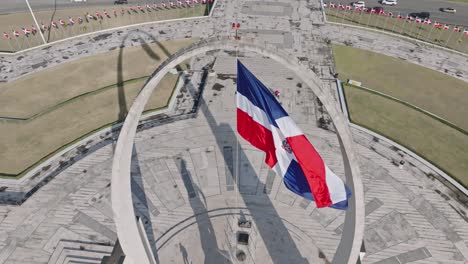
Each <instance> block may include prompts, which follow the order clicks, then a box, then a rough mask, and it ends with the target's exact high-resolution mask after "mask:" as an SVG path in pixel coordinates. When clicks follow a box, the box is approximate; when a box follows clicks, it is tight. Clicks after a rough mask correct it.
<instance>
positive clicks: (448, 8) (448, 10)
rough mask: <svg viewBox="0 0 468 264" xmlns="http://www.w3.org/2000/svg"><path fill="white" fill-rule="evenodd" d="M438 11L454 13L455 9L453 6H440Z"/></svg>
mask: <svg viewBox="0 0 468 264" xmlns="http://www.w3.org/2000/svg"><path fill="white" fill-rule="evenodd" d="M440 11H442V12H445V13H456V12H457V10H456V9H455V8H452V7H445V8H441V9H440Z"/></svg>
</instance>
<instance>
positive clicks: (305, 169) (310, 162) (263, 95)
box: [237, 61, 351, 209]
mask: <svg viewBox="0 0 468 264" xmlns="http://www.w3.org/2000/svg"><path fill="white" fill-rule="evenodd" d="M237 74H238V76H237V131H238V132H239V135H241V136H242V137H243V138H244V139H245V140H247V141H248V142H250V143H251V144H252V145H253V146H254V147H256V148H258V149H260V150H262V151H264V152H265V153H266V158H265V163H266V164H267V165H268V166H269V167H270V168H272V169H273V170H274V171H275V172H276V173H277V174H278V175H281V176H282V177H283V179H284V184H285V186H286V187H287V188H288V189H289V190H291V191H292V192H294V193H296V194H298V195H300V196H302V197H304V198H307V199H310V200H314V201H315V202H316V204H317V207H319V208H320V207H327V206H328V207H332V208H336V209H346V208H347V207H348V198H349V197H350V196H351V193H350V191H349V190H348V188H347V187H346V186H345V184H344V183H343V181H342V180H341V179H340V178H339V177H338V176H336V175H335V174H334V173H333V172H332V171H331V170H330V169H329V168H328V167H327V165H325V163H324V162H323V160H322V158H321V157H320V155H319V154H318V152H317V151H316V150H315V148H314V147H313V146H312V144H311V143H310V142H309V140H308V139H307V138H306V136H305V135H304V133H303V132H302V131H301V129H300V128H299V127H298V126H297V125H296V123H294V121H293V120H292V119H291V118H290V117H289V115H288V113H286V111H285V110H284V109H283V107H281V105H280V103H279V102H278V101H276V99H275V97H274V95H273V94H271V92H270V91H269V90H268V88H266V87H265V85H263V84H262V83H261V82H260V81H259V80H258V79H257V78H256V77H255V76H254V75H253V74H252V73H251V72H250V71H249V70H248V69H247V68H245V66H244V65H242V64H241V63H240V62H239V61H238V62H237Z"/></svg>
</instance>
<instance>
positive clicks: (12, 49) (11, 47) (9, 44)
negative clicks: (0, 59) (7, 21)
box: [8, 37, 15, 52]
mask: <svg viewBox="0 0 468 264" xmlns="http://www.w3.org/2000/svg"><path fill="white" fill-rule="evenodd" d="M10 41H11V37H10V38H9V39H8V46H9V47H10V49H11V51H13V52H14V51H15V49H14V48H13V46H12V45H11V43H10Z"/></svg>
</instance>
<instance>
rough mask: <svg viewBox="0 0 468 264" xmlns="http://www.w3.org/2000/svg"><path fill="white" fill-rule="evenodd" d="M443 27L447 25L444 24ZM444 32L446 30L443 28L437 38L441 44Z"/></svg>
mask: <svg viewBox="0 0 468 264" xmlns="http://www.w3.org/2000/svg"><path fill="white" fill-rule="evenodd" d="M443 27H445V24H444V26H443ZM444 30H445V29H443V28H441V29H440V33H439V37H437V40H438V41H439V42H440V37H442V32H444Z"/></svg>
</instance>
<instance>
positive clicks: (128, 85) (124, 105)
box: [0, 39, 193, 176]
mask: <svg viewBox="0 0 468 264" xmlns="http://www.w3.org/2000/svg"><path fill="white" fill-rule="evenodd" d="M192 41H193V40H190V39H184V40H180V41H168V42H163V43H160V45H161V46H160V45H158V44H152V45H149V46H146V47H132V48H126V49H124V50H123V60H122V61H123V67H122V78H120V80H122V83H121V84H120V85H117V84H116V83H117V79H118V78H117V70H118V69H117V68H118V67H117V60H118V53H119V52H118V51H116V50H114V51H110V52H107V53H105V54H100V55H97V56H92V57H87V58H84V59H80V60H77V61H73V62H69V63H66V64H62V65H60V66H56V67H54V68H51V69H48V70H44V71H41V72H38V73H35V74H32V75H30V76H27V77H25V78H23V79H19V80H17V81H14V82H11V83H7V84H2V85H1V86H0V98H1V100H3V101H2V103H0V105H2V106H1V111H2V115H3V114H6V113H8V114H11V115H16V116H22V117H29V116H31V115H34V114H37V113H38V112H41V111H44V110H47V109H49V108H52V111H48V112H47V111H46V113H44V114H42V115H39V116H38V117H37V118H33V119H29V120H28V121H20V122H18V121H0V149H2V152H1V153H0V174H3V176H6V175H11V176H17V175H21V174H22V173H23V172H24V171H25V170H26V169H27V168H29V167H31V166H32V165H33V164H35V163H37V162H38V161H40V160H42V159H44V158H45V157H47V156H50V155H52V154H53V153H55V152H56V151H57V150H59V149H61V148H63V147H64V146H66V145H67V144H70V143H72V142H74V141H75V140H76V139H78V138H80V137H83V136H85V135H86V134H88V133H91V132H93V131H95V130H96V129H99V128H101V127H104V126H106V125H109V124H112V123H115V122H116V121H118V120H119V118H120V117H121V116H122V113H123V114H126V111H127V110H128V109H129V108H130V105H131V104H132V102H133V100H134V98H135V97H136V96H137V94H138V93H139V91H140V90H141V88H142V87H143V84H144V82H145V81H146V79H147V78H145V77H141V76H142V75H143V76H148V75H149V74H150V73H151V72H152V71H153V70H154V69H156V68H157V66H158V65H159V64H160V63H161V62H162V61H163V60H164V59H165V58H166V57H167V56H166V55H165V52H169V53H173V52H175V51H176V50H178V49H179V48H182V47H184V46H187V45H189V44H190V43H191V42H192ZM162 47H167V49H166V48H164V49H166V51H165V52H163V50H162ZM149 50H151V52H149ZM148 53H149V54H148ZM90 65H99V66H93V67H87V66H90ZM72 69H73V70H72ZM138 77H141V78H138ZM177 79H178V76H176V75H172V74H167V75H166V76H165V77H164V78H163V80H162V81H161V82H160V84H159V85H158V88H157V89H156V90H155V92H154V93H153V95H152V97H151V99H150V100H149V102H148V104H147V105H146V108H145V110H150V109H159V108H164V107H166V106H167V103H168V101H169V99H170V97H171V95H172V92H173V90H174V87H175V85H176V83H177ZM127 80H130V81H127ZM98 85H99V86H98ZM29 97H32V98H29ZM7 99H8V100H7ZM64 101H65V102H66V103H63V102H64ZM16 103H18V106H15V104H16ZM3 104H7V106H6V107H5V106H4V105H3ZM58 104H60V105H58ZM57 105H58V106H57ZM9 107H11V108H12V110H9V109H8V108H9Z"/></svg>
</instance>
